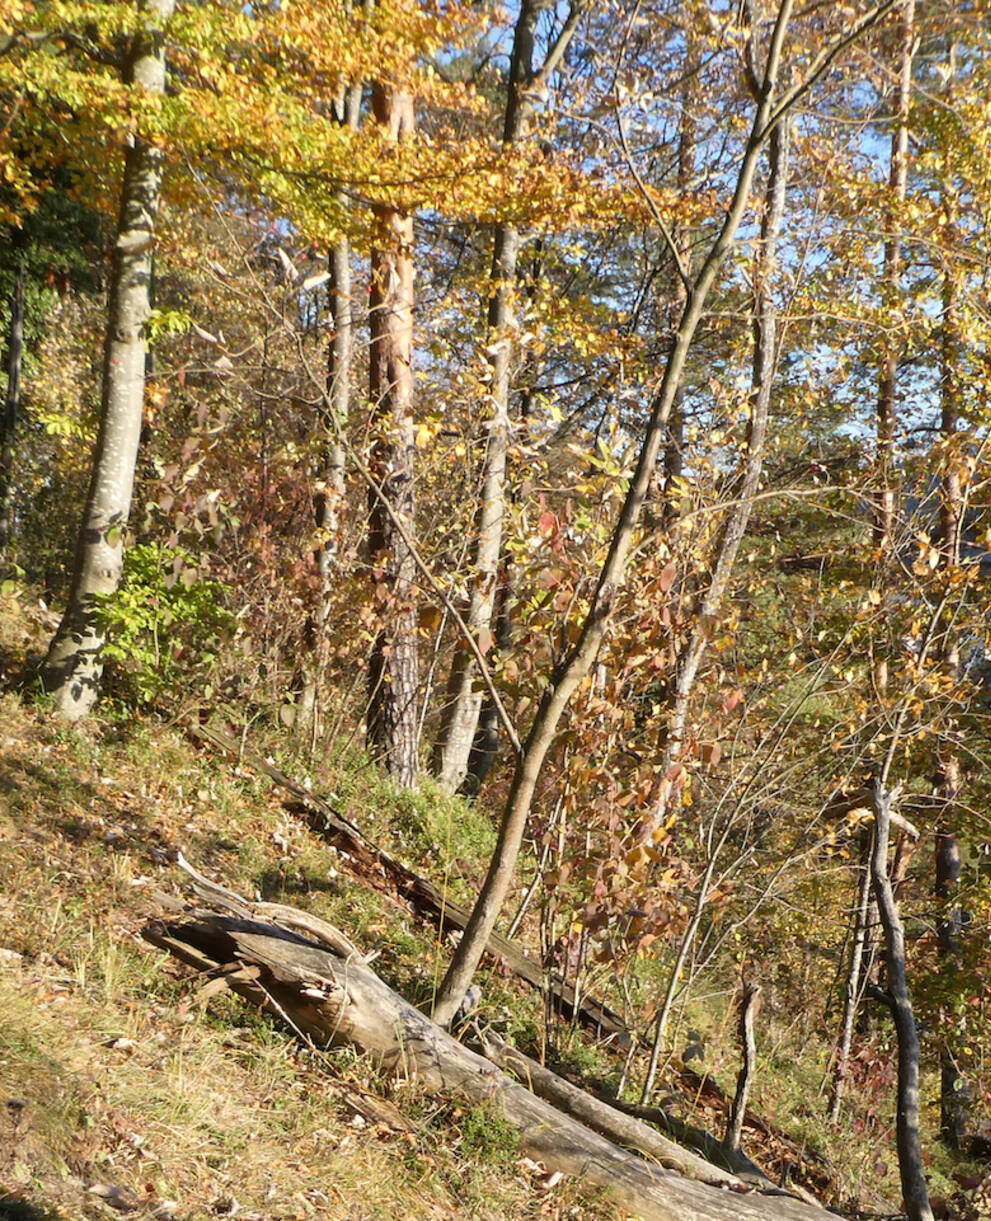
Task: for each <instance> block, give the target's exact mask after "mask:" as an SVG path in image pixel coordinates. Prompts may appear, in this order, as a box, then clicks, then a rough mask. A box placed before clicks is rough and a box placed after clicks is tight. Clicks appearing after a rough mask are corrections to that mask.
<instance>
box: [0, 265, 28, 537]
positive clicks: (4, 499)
mask: <svg viewBox="0 0 991 1221" xmlns="http://www.w3.org/2000/svg"><path fill="white" fill-rule="evenodd" d="M24 276H25V272H24V258H23V256H22V257H21V259H20V260H19V261H18V263H17V270H16V272H15V273H14V288H13V291H12V292H11V294H10V326H9V328H8V330H7V359H6V361H5V362H4V363H5V372H6V374H7V388H6V390H5V391H4V397H3V417H2V419H0V429H2V431H0V557H4V556H5V555H6V552H7V548H8V546H9V545H10V539H11V534H12V532H13V519H14V432H15V430H16V428H17V420H18V417H19V415H20V408H21V370H22V368H23V365H24Z"/></svg>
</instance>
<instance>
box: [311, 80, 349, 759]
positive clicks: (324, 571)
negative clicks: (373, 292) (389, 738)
mask: <svg viewBox="0 0 991 1221" xmlns="http://www.w3.org/2000/svg"><path fill="white" fill-rule="evenodd" d="M360 115H361V86H360V85H352V86H350V87H348V88H347V89H345V90H343V92H342V95H341V97H340V98H338V100H337V101H336V103H335V117H336V118H337V121H338V123H340V125H341V126H342V127H348V128H350V130H352V131H356V130H357V128H358V121H359V118H360ZM338 202H339V203H340V204H341V206H346V203H347V200H346V198H345V197H344V196H343V195H341V196H339V198H338ZM328 271H329V273H330V281H329V283H328V291H329V296H330V316H331V326H332V327H333V333H332V335H331V340H330V347H329V351H328V358H327V399H328V406H327V407H326V409H325V410H324V411H323V413H322V415H323V429H324V434H325V445H324V450H323V453H322V455H321V465H322V468H323V469H322V471H321V479H320V486H319V487H318V488H317V491H316V494H315V495H314V497H313V524H314V526H315V527H316V530H317V546H316V552H315V558H316V564H317V574H318V578H319V587H318V589H317V593H316V598H315V605H314V607H313V609H312V611H311V612H310V615H309V616H308V619H307V624H306V630H305V641H304V643H305V647H306V660H305V661H304V663H303V667H302V670H303V673H302V682H301V683H300V688H299V690H300V694H299V709H298V713H297V720H296V727H297V729H298V731H299V732H300V733H301V734H306V733H307V732H310V733H312V734H313V735H314V741H315V735H316V733H317V732H318V730H319V722H320V674H321V671H322V669H323V662H324V654H325V648H324V646H325V637H326V631H327V624H328V622H329V619H330V611H331V599H330V593H331V588H332V582H333V573H334V565H335V563H336V560H337V554H338V548H339V546H340V530H341V507H342V505H343V504H344V496H345V492H346V490H347V489H346V479H345V470H346V454H345V448H344V441H343V433H344V432H345V430H346V429H347V424H348V416H349V414H350V410H351V344H352V334H353V329H354V314H353V303H352V300H351V247H350V243H349V242H348V239H347V237H346V236H344V235H343V234H342V235H341V236H340V237H339V238H338V239H337V241H336V242H334V244H333V246H332V247H331V250H330V258H329V260H328Z"/></svg>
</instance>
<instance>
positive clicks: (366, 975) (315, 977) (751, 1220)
mask: <svg viewBox="0 0 991 1221" xmlns="http://www.w3.org/2000/svg"><path fill="white" fill-rule="evenodd" d="M145 936H146V938H147V939H148V940H149V941H151V942H152V943H153V944H154V945H157V946H159V947H161V948H162V949H165V950H168V951H169V952H170V953H172V954H174V955H175V956H176V957H178V958H180V959H181V960H182V961H184V962H187V963H189V964H191V965H193V966H195V967H196V968H197V969H199V970H204V969H210V970H211V971H212V972H213V973H214V974H216V973H217V972H224V973H226V978H227V980H228V982H229V986H230V987H231V988H232V989H233V990H234V991H236V992H238V993H239V994H240V995H241V996H243V997H244V998H245V999H246V1000H248V1001H249V1002H250V1003H251V1004H254V1005H257V1006H259V1007H261V1008H262V1009H264V1010H266V1011H268V1012H269V1013H272V1014H274V1015H276V1016H277V1017H279V1018H281V1019H283V1020H284V1021H286V1022H287V1023H288V1024H289V1025H290V1027H291V1028H292V1029H294V1030H296V1031H297V1032H299V1033H300V1034H302V1035H304V1036H306V1037H307V1038H309V1039H310V1040H312V1041H313V1042H314V1043H315V1044H317V1045H318V1046H326V1045H329V1044H341V1043H347V1044H349V1045H352V1046H354V1047H356V1048H357V1049H358V1050H359V1051H361V1052H363V1053H365V1054H367V1055H370V1056H372V1057H373V1058H374V1059H375V1060H376V1061H377V1062H378V1063H379V1064H380V1065H381V1066H382V1067H383V1068H384V1069H386V1070H387V1071H398V1072H402V1073H405V1074H409V1075H415V1076H416V1078H417V1079H418V1080H419V1081H420V1082H421V1083H422V1084H423V1085H424V1086H425V1087H426V1088H428V1089H433V1090H438V1091H444V1092H451V1093H456V1094H459V1095H461V1096H463V1097H466V1098H467V1099H469V1100H470V1101H473V1102H482V1101H489V1102H491V1103H493V1104H496V1105H499V1106H501V1109H502V1111H503V1113H504V1114H505V1116H506V1119H507V1120H508V1121H509V1122H510V1123H511V1124H512V1125H513V1126H514V1127H516V1128H517V1130H518V1131H519V1133H520V1142H521V1147H522V1150H523V1151H524V1152H525V1153H526V1154H528V1155H529V1156H530V1157H531V1158H534V1159H536V1160H539V1161H541V1162H543V1163H544V1165H545V1166H546V1167H547V1168H548V1169H549V1170H551V1171H555V1170H557V1171H561V1172H562V1173H565V1174H569V1175H575V1176H579V1177H581V1178H583V1179H584V1180H585V1181H586V1182H587V1183H589V1184H591V1185H594V1186H599V1187H603V1188H606V1189H608V1190H609V1192H610V1193H611V1194H612V1196H613V1198H614V1199H615V1200H616V1201H617V1203H618V1204H619V1205H621V1206H622V1207H625V1208H628V1209H630V1210H631V1212H633V1213H635V1214H636V1215H637V1216H639V1217H640V1218H642V1219H643V1221H826V1219H827V1218H828V1217H829V1216H830V1215H831V1214H829V1213H827V1212H826V1211H825V1210H824V1209H821V1208H818V1207H814V1208H813V1207H809V1206H807V1205H805V1204H801V1203H799V1202H798V1201H795V1200H793V1199H789V1198H784V1197H781V1196H777V1197H775V1196H767V1195H761V1194H758V1193H756V1192H752V1191H751V1190H750V1189H749V1188H747V1187H746V1186H744V1185H735V1184H732V1182H731V1181H730V1177H731V1176H728V1175H727V1176H726V1183H727V1186H726V1188H725V1189H721V1188H719V1187H715V1186H712V1185H710V1184H708V1183H701V1182H696V1181H693V1180H691V1179H687V1178H684V1177H682V1176H681V1175H679V1174H675V1173H674V1172H672V1171H670V1170H667V1169H665V1168H664V1167H663V1166H662V1165H660V1164H658V1163H657V1162H656V1161H655V1162H651V1161H648V1160H646V1159H645V1158H642V1157H638V1156H637V1155H635V1154H631V1153H629V1152H627V1151H625V1150H624V1149H621V1148H619V1147H618V1146H617V1145H615V1144H612V1143H610V1142H609V1141H607V1140H605V1139H604V1138H603V1137H601V1136H599V1135H597V1134H596V1133H594V1132H592V1131H590V1130H589V1129H588V1128H587V1127H585V1126H583V1125H582V1124H581V1123H579V1122H577V1121H576V1120H574V1119H572V1118H570V1117H569V1116H567V1115H564V1114H562V1113H561V1112H560V1111H558V1110H557V1109H555V1108H554V1107H553V1106H551V1105H550V1103H548V1102H546V1101H544V1100H543V1099H541V1098H538V1097H536V1096H535V1095H534V1094H532V1093H530V1091H529V1090H527V1089H526V1088H524V1086H522V1085H520V1084H517V1083H516V1082H514V1081H512V1080H511V1079H510V1078H509V1077H508V1076H506V1075H505V1074H504V1073H502V1072H500V1071H499V1070H498V1069H497V1068H496V1067H495V1065H493V1064H492V1063H491V1062H490V1061H489V1060H487V1059H485V1058H484V1057H483V1056H480V1055H478V1054H476V1053H475V1052H473V1051H470V1050H469V1049H468V1048H466V1047H464V1046H463V1045H462V1044H460V1043H459V1042H457V1040H455V1039H454V1038H452V1037H451V1036H450V1035H448V1034H447V1033H446V1032H445V1031H443V1030H441V1029H440V1027H438V1026H436V1025H434V1023H433V1022H431V1021H430V1019H429V1018H427V1017H426V1016H425V1015H424V1014H422V1013H421V1012H420V1011H419V1010H418V1009H414V1008H413V1007H412V1006H411V1005H408V1004H407V1003H406V1002H405V1001H403V1000H402V998H401V997H399V996H398V995H397V993H395V992H394V991H393V990H392V989H391V988H389V987H388V986H387V985H386V984H385V983H383V982H382V981H381V980H380V979H379V978H378V977H377V976H376V975H375V974H374V973H373V972H372V971H371V970H370V968H369V967H368V966H366V965H364V964H363V963H361V962H358V961H356V960H354V959H353V958H346V957H343V956H341V955H340V954H336V953H334V952H333V951H332V950H330V949H328V948H326V946H324V945H321V944H318V943H317V942H314V941H310V940H307V939H306V938H304V937H302V936H300V935H299V934H297V933H292V932H288V931H286V930H284V929H279V928H276V927H275V926H273V925H271V924H264V923H261V922H258V921H255V920H246V919H239V918H236V917H230V916H216V915H204V916H200V917H199V918H196V919H191V920H185V921H167V922H162V923H156V924H152V925H150V926H149V927H148V928H147V929H146V930H145ZM248 967H254V968H257V970H256V971H246V970H244V968H248ZM713 1169H714V1168H713ZM737 1193H746V1194H737Z"/></svg>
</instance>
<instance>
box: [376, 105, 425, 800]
mask: <svg viewBox="0 0 991 1221" xmlns="http://www.w3.org/2000/svg"><path fill="white" fill-rule="evenodd" d="M372 110H373V113H374V115H375V119H376V121H377V122H378V123H379V124H380V125H381V126H382V127H383V128H384V129H385V130H386V131H387V132H388V133H389V135H390V137H391V138H392V139H393V140H401V139H403V138H404V137H405V136H406V135H408V134H410V133H412V131H413V126H414V115H413V99H412V97H411V96H410V94H408V93H406V92H405V91H404V90H402V89H399V88H395V87H393V86H391V85H383V84H376V85H375V87H374V89H373V91H372ZM369 330H370V351H369V378H368V384H369V394H370V398H371V410H372V416H373V428H374V430H375V432H374V439H373V442H372V451H371V455H370V458H369V468H370V470H371V473H372V478H373V481H374V482H373V486H372V487H371V488H369V493H368V499H369V507H368V558H369V563H370V564H371V570H372V589H373V597H374V600H375V602H376V606H377V609H378V613H379V619H380V623H381V624H382V626H381V628H380V631H379V634H378V637H377V638H376V640H375V643H374V646H373V648H372V654H371V657H370V659H369V663H368V724H367V738H368V745H369V748H370V749H371V750H372V751H373V752H374V753H375V754H377V755H378V756H380V757H381V758H382V760H383V761H384V763H385V766H386V769H387V771H388V772H389V774H390V775H391V776H392V777H393V779H394V780H395V781H396V783H397V784H399V785H401V786H402V787H403V788H408V789H413V788H416V782H417V772H418V770H419V765H418V746H419V726H418V720H417V688H418V686H419V660H418V656H417V639H416V630H417V626H416V602H415V598H416V562H415V560H414V558H413V553H412V551H411V549H410V547H409V546H408V545H407V543H406V541H405V539H404V538H403V536H402V533H401V532H400V531H399V530H398V529H397V528H396V525H395V523H394V522H393V520H392V518H391V517H390V515H389V513H388V511H387V509H386V504H385V502H386V501H387V502H388V503H389V504H390V505H391V507H392V509H393V511H394V512H395V514H396V515H397V517H398V518H399V519H400V521H401V522H402V523H403V527H404V529H405V531H406V534H407V535H408V537H410V538H415V517H414V495H413V462H414V454H415V452H416V430H415V427H414V424H413V370H412V366H411V360H412V347H413V218H412V216H411V215H408V214H407V213H405V212H403V211H401V210H400V209H398V208H394V207H391V206H389V205H387V204H377V205H376V206H375V245H374V247H373V249H372V266H371V294H370V298H369Z"/></svg>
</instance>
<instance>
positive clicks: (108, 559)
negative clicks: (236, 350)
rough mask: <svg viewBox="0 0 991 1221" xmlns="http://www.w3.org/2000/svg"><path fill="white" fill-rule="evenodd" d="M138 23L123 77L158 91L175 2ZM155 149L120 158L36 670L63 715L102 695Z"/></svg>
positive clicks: (128, 457)
mask: <svg viewBox="0 0 991 1221" xmlns="http://www.w3.org/2000/svg"><path fill="white" fill-rule="evenodd" d="M138 9H139V13H140V14H141V16H142V28H141V29H139V30H138V32H137V33H136V34H135V35H134V38H133V40H132V42H131V47H130V51H129V53H128V56H127V59H126V61H125V64H124V72H123V77H124V81H125V83H126V84H128V85H130V86H131V87H132V88H134V89H141V90H144V91H146V92H149V93H156V94H161V93H164V91H165V53H164V50H163V31H162V25H163V24H164V22H166V21H167V20H168V18H169V17H170V16H171V15H172V12H173V10H174V0H139V5H138ZM161 174H162V154H161V152H160V151H159V150H158V149H157V148H155V147H153V146H152V145H151V144H149V143H148V142H147V141H146V140H143V139H142V138H141V137H138V136H136V137H134V139H133V142H132V143H131V145H130V147H129V148H128V150H127V153H126V154H125V158H124V179H123V185H122V189H121V203H120V216H119V219H118V222H117V240H116V243H115V246H114V251H113V264H112V268H111V272H110V300H109V306H108V312H107V332H106V340H105V345H104V359H103V393H102V403H101V414H100V431H99V435H98V437H97V442H96V450H95V452H94V456H93V470H92V475H91V478H90V485H89V492H88V494H87V497H86V507H85V509H84V511H83V521H82V527H81V529H80V532H79V538H78V541H77V545H76V557H75V566H74V569H73V575H72V585H71V588H70V591H69V602H68V606H67V607H66V610H65V614H64V616H63V618H62V622H61V624H60V625H59V628H58V631H57V632H56V633H55V637H54V639H53V640H52V642H51V645H50V646H49V650H48V656H47V658H46V660H45V663H44V667H43V670H42V676H43V679H44V683H45V687H46V689H47V690H48V691H50V692H51V693H52V695H53V697H54V700H55V706H56V708H57V709H58V710H59V712H60V713H61V714H62V715H63V716H64V717H66V718H67V719H68V720H71V721H75V720H78V719H79V718H80V717H83V716H85V715H86V714H87V713H88V712H89V711H90V710H91V708H92V707H93V704H94V703H95V702H96V699H97V696H98V695H99V686H100V679H101V676H102V674H103V659H102V653H103V645H104V641H105V633H104V628H103V625H102V623H101V616H100V600H101V598H105V597H107V596H108V595H110V594H113V593H114V592H115V591H116V589H117V586H118V584H119V582H120V575H121V569H122V566H123V558H124V532H125V530H126V528H127V520H128V516H129V514H130V509H131V495H132V492H133V488H134V467H135V463H136V461H137V454H138V442H139V439H140V436H141V421H142V407H143V400H144V387H145V359H146V353H147V335H146V332H145V323H146V322H147V319H148V315H149V312H150V308H151V307H150V284H151V274H152V251H153V248H154V244H155V217H156V215H157V213H158V206H159V192H160V186H161Z"/></svg>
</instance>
